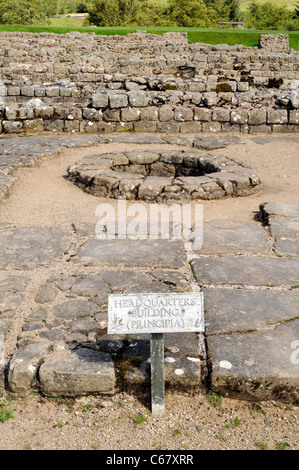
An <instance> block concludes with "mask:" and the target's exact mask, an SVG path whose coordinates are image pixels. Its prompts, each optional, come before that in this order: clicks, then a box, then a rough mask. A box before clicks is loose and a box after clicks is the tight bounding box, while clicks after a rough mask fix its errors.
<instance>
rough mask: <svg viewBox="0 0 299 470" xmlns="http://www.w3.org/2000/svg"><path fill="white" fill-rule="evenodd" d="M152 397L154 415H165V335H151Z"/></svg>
mask: <svg viewBox="0 0 299 470" xmlns="http://www.w3.org/2000/svg"><path fill="white" fill-rule="evenodd" d="M151 397H152V413H153V414H155V415H161V414H163V413H164V411H165V385H164V337H163V333H153V334H152V335H151Z"/></svg>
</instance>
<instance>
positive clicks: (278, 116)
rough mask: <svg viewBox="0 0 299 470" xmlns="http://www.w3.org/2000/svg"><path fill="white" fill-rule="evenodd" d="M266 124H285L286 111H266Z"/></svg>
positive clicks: (286, 119) (286, 118) (286, 120)
mask: <svg viewBox="0 0 299 470" xmlns="http://www.w3.org/2000/svg"><path fill="white" fill-rule="evenodd" d="M267 122H268V123H269V124H286V123H287V122H288V111H287V110H286V109H272V110H269V111H267Z"/></svg>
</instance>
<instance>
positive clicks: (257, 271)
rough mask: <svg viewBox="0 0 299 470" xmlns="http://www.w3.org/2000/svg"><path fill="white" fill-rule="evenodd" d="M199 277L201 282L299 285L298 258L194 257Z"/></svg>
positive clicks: (195, 273)
mask: <svg viewBox="0 0 299 470" xmlns="http://www.w3.org/2000/svg"><path fill="white" fill-rule="evenodd" d="M192 268H193V272H194V275H195V278H196V280H197V281H198V282H199V283H200V284H214V285H221V284H223V285H238V284H242V285H245V286H246V285H247V286H248V285H252V286H278V287H287V288H292V287H295V286H297V285H298V279H299V266H298V260H297V259H291V258H266V257H259V258H256V257H252V256H250V257H246V256H225V257H221V258H202V259H195V260H194V261H192Z"/></svg>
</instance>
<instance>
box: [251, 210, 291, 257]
mask: <svg viewBox="0 0 299 470" xmlns="http://www.w3.org/2000/svg"><path fill="white" fill-rule="evenodd" d="M260 211H261V218H262V220H263V221H264V222H265V223H266V224H267V225H269V227H270V234H271V236H272V237H273V238H274V250H275V253H276V254H277V255H278V256H290V257H292V256H298V255H299V204H285V203H277V202H276V203H265V204H261V205H260Z"/></svg>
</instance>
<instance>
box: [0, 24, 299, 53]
mask: <svg viewBox="0 0 299 470" xmlns="http://www.w3.org/2000/svg"><path fill="white" fill-rule="evenodd" d="M56 19H57V18H55V20H56ZM62 19H63V20H66V19H67V20H68V18H62ZM69 21H70V22H71V21H82V20H78V19H76V18H75V19H74V18H69ZM56 24H57V22H56ZM64 24H65V23H64ZM81 24H82V23H81ZM136 30H143V31H147V32H148V33H155V34H162V33H165V32H168V31H186V32H187V33H188V40H189V42H190V43H195V42H203V43H206V44H229V45H234V44H243V45H244V46H257V45H258V43H259V36H260V34H261V33H268V34H271V33H272V34H273V33H285V34H288V35H289V38H290V45H291V47H292V48H293V49H296V50H299V31H290V32H286V31H273V30H269V31H258V30H245V29H244V30H240V29H203V28H179V27H162V26H161V27H147V26H126V27H123V26H119V27H111V28H97V27H92V26H89V27H80V26H76V25H74V26H65V25H64V26H27V25H25V26H23V25H0V31H12V32H14V31H20V32H21V31H23V32H32V33H41V32H51V33H58V34H65V33H68V32H70V31H80V32H82V33H88V32H89V33H90V32H95V33H96V34H105V35H111V34H119V35H126V34H128V33H132V32H134V31H136Z"/></svg>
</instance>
